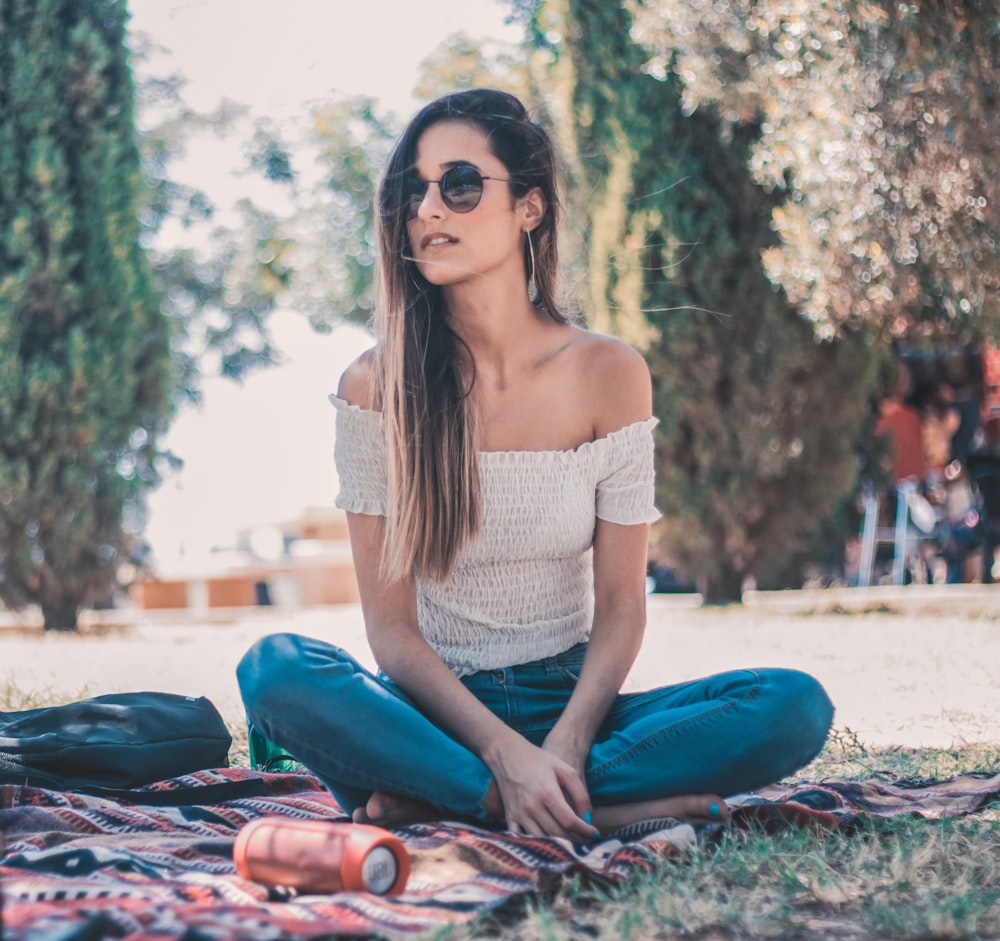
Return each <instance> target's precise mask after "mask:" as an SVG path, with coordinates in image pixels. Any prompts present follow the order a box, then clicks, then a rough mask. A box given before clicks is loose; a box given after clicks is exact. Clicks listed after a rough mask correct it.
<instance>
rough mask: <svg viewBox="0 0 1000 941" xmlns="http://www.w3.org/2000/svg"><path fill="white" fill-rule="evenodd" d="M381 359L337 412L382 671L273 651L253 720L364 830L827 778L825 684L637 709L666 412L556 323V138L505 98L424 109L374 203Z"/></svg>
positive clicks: (264, 646)
mask: <svg viewBox="0 0 1000 941" xmlns="http://www.w3.org/2000/svg"><path fill="white" fill-rule="evenodd" d="M378 200H379V211H380V234H379V239H380V263H381V282H382V290H381V298H380V301H379V303H378V310H377V313H376V319H375V329H376V335H377V343H376V346H375V347H374V349H373V350H371V351H369V352H368V353H366V354H364V355H363V356H362V357H361V358H360V359H358V360H357V361H356V362H355V363H354V364H353V365H351V366H350V367H349V368H348V370H347V371H346V372H345V374H344V376H343V378H342V379H341V383H340V388H339V391H338V395H337V396H331V398H332V399H333V402H334V405H335V406H336V408H337V438H336V461H337V467H338V472H339V475H340V482H341V493H340V495H339V497H338V500H337V504H338V506H340V507H342V508H344V509H345V510H346V511H347V514H348V522H349V527H350V535H351V544H352V549H353V553H354V562H355V568H356V571H357V577H358V584H359V588H360V592H361V604H362V609H363V612H364V618H365V626H366V630H367V636H368V639H369V642H370V646H371V649H372V652H373V654H374V656H375V659H376V661H377V663H378V664H379V668H380V670H379V674H378V675H377V676H373V675H371V674H369V673H368V672H366V671H365V670H364V669H363V668H362V667H361V666H360V665H358V664H357V663H356V662H355V661H354V660H353V659H352V658H351V657H350V656H349V655H348V654H347V653H345V652H344V651H342V650H339V649H337V648H334V647H331V646H329V645H327V644H325V643H321V642H319V641H316V640H312V639H309V638H304V637H298V636H294V635H288V634H283V635H278V636H274V637H269V638H265V639H264V640H263V641H261V642H260V643H258V644H257V645H256V646H255V647H254V648H253V649H251V651H250V652H249V653H248V654H247V655H246V657H245V658H244V659H243V661H242V663H241V664H240V667H239V671H238V672H239V680H240V685H241V689H242V692H243V697H244V701H245V704H246V707H247V713H248V716H249V717H250V720H251V722H252V723H253V724H254V726H256V727H257V728H258V729H260V730H261V731H262V732H263V734H264V735H266V736H267V737H268V738H269V739H270V740H271V741H273V742H274V743H276V744H277V745H279V746H281V747H282V748H284V749H285V750H287V751H288V752H289V753H290V754H292V755H294V756H295V757H296V758H297V759H298V760H299V761H301V762H302V763H303V764H305V765H306V766H307V767H309V768H310V769H312V771H314V772H315V773H316V774H317V776H319V777H320V778H321V779H322V780H323V781H324V783H325V784H326V785H327V786H328V787H329V788H330V789H331V791H333V793H334V794H335V796H336V797H337V798H338V800H339V801H340V802H341V803H342V805H343V806H344V807H345V808H346V809H347V810H348V811H349V812H352V813H353V816H354V819H355V820H364V821H368V822H372V823H380V824H383V825H397V824H402V823H406V822H411V821H414V820H418V819H422V818H425V819H426V818H434V817H436V818H441V817H445V816H461V817H466V818H473V819H475V820H478V821H481V822H484V823H487V824H490V825H496V826H499V825H505V826H506V827H508V828H509V829H510V830H512V831H513V832H515V833H526V834H540V835H541V834H544V835H551V836H560V837H568V838H572V839H577V840H588V839H593V838H595V837H596V836H598V834H599V832H604V833H610V832H612V831H613V830H615V829H617V828H619V827H621V826H623V825H626V824H629V823H633V822H636V821H639V820H642V819H646V818H652V817H662V816H674V817H684V818H689V819H709V820H711V819H716V820H724V819H726V817H727V811H726V805H725V802H724V799H723V798H724V796H725V795H731V794H733V793H736V792H739V791H743V790H747V789H750V788H754V787H759V786H761V785H764V784H767V783H770V782H772V781H774V780H776V779H778V778H780V777H781V776H783V775H786V774H789V773H791V772H792V771H794V770H796V769H797V768H799V767H801V766H802V765H803V764H805V763H806V762H808V761H809V760H811V759H812V758H813V757H814V756H815V755H816V753H817V752H818V751H819V750H820V748H821V747H822V745H823V742H824V740H825V737H826V734H827V732H828V730H829V726H830V722H831V718H832V707H831V705H830V703H829V700H828V699H827V697H826V695H825V693H824V692H823V690H822V688H821V687H820V686H819V684H817V683H816V681H815V680H813V679H812V678H810V677H808V676H805V675H804V674H800V673H796V672H793V671H783V670H755V671H741V672H736V673H731V674H725V675H722V676H716V677H711V678H708V679H705V680H700V681H697V682H692V683H685V684H681V685H679V686H675V687H670V688H667V689H660V690H654V691H651V692H645V693H633V694H627V695H621V694H620V693H619V690H620V687H621V685H622V683H623V681H624V680H625V677H626V674H627V673H628V671H629V668H630V667H631V665H632V663H633V660H634V659H635V657H636V654H637V652H638V650H639V645H640V642H641V639H642V634H643V629H644V626H645V571H646V550H647V537H648V527H649V523H650V522H651V521H652V520H654V519H655V518H656V517H657V515H658V514H657V512H656V511H655V509H654V508H653V439H652V428H653V426H654V424H655V419H653V418H651V417H650V416H651V411H652V394H651V384H650V377H649V373H648V371H647V369H646V366H645V363H644V362H643V360H642V358H641V357H640V356H639V355H638V354H637V353H636V352H634V351H633V350H632V349H630V348H629V347H627V346H626V345H625V344H623V343H621V342H619V341H617V340H614V339H611V338H609V337H604V336H599V335H597V334H594V333H590V332H588V331H587V330H584V329H582V328H581V327H579V326H576V325H574V324H572V323H570V322H569V321H568V320H567V318H566V317H565V316H564V315H563V314H561V313H560V312H559V310H558V308H557V306H556V300H555V293H556V284H555V282H556V270H557V265H558V254H557V245H556V226H557V221H558V219H557V215H558V207H559V204H558V198H557V193H556V186H555V161H554V156H553V151H552V147H551V144H550V142H549V139H548V137H547V136H546V134H545V132H544V131H543V130H542V129H541V128H539V127H538V126H537V125H535V124H534V123H533V122H532V121H531V120H530V118H529V116H528V115H527V114H526V112H525V110H524V108H523V106H522V105H521V104H520V102H518V101H517V100H516V99H515V98H513V97H511V96H510V95H507V94H504V93H501V92H496V91H486V90H480V91H468V92H459V93H456V94H453V95H449V96H446V97H444V98H442V99H439V100H437V101H435V102H432V103H431V104H429V105H427V106H426V107H425V108H424V109H423V110H422V111H420V112H419V113H418V114H417V115H416V117H415V118H414V119H413V121H412V122H411V124H410V126H409V128H408V129H407V130H406V132H405V133H404V134H403V135H402V137H401V138H400V140H399V142H398V143H397V145H396V148H395V150H394V151H393V153H392V155H391V157H390V159H389V164H388V167H387V170H386V173H385V176H384V179H383V181H382V184H381V187H380V191H379V196H378Z"/></svg>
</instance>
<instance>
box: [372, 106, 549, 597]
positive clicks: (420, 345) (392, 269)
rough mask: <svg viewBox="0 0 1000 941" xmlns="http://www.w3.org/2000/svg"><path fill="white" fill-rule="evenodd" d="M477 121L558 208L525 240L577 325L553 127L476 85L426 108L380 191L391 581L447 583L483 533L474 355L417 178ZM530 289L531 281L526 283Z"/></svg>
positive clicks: (517, 187)
mask: <svg viewBox="0 0 1000 941" xmlns="http://www.w3.org/2000/svg"><path fill="white" fill-rule="evenodd" d="M447 120H451V121H465V122H468V123H470V124H473V125H475V126H476V127H478V128H480V130H482V131H483V133H484V134H485V135H486V138H487V140H488V144H489V148H490V152H491V153H492V154H493V155H494V156H495V157H497V159H499V160H500V161H501V162H502V163H503V165H504V167H505V168H506V171H507V176H508V177H509V179H510V183H509V186H510V192H511V196H512V197H513V198H515V199H517V198H520V197H522V196H525V195H527V194H528V193H529V192H530V191H531V190H533V189H535V188H536V187H537V188H538V189H539V190H540V191H541V194H542V196H543V197H544V200H545V206H546V211H545V214H544V216H543V218H542V220H541V222H540V223H539V224H538V226H537V227H536V228H535V229H533V230H532V232H531V236H530V243H529V241H528V239H527V238H526V239H525V246H524V261H525V272H526V276H527V280H529V281H532V282H533V284H534V293H533V295H532V297H531V300H532V303H533V304H534V305H535V306H536V307H537V308H538V309H539V310H542V311H544V312H545V313H547V314H548V315H549V316H550V317H551V318H552V319H553V320H555V321H557V322H560V323H565V322H566V318H565V317H564V316H563V314H561V313H560V312H559V310H558V308H557V307H556V302H555V298H556V290H557V273H558V267H559V253H558V246H557V240H556V227H557V224H558V215H559V199H558V192H557V188H556V167H555V154H554V151H553V148H552V143H551V141H550V139H549V136H548V134H546V132H545V131H544V130H543V129H542V128H541V127H540V126H539V125H538V124H536V123H535V122H533V121H532V120H531V118H530V116H529V115H528V113H527V111H526V110H525V108H524V106H523V105H522V104H521V102H520V101H518V100H517V99H516V98H515V97H514V96H513V95H508V94H507V93H505V92H500V91H493V90H490V89H475V90H471V91H461V92H456V93H454V94H451V95H446V96H445V97H443V98H439V99H437V100H436V101H432V102H431V103H430V104H428V105H426V106H425V107H424V108H422V109H421V110H420V111H419V112H418V113H417V115H416V116H415V117H414V118H413V120H412V121H411V122H410V125H409V126H408V127H407V129H406V131H404V133H403V135H402V136H401V137H400V139H399V140H398V141H397V143H396V146H395V148H394V149H393V151H392V154H391V155H390V157H389V163H388V166H387V167H386V171H385V175H384V176H383V178H382V182H381V185H380V187H379V192H378V197H377V198H378V208H379V217H378V218H379V269H380V297H379V301H378V303H377V305H376V309H375V316H374V318H373V325H374V328H375V333H376V336H377V338H378V342H377V345H376V350H375V369H374V371H373V383H374V389H373V392H374V399H375V402H376V403H378V406H379V407H380V408H381V409H382V413H383V415H384V417H385V426H386V434H387V447H388V463H389V513H388V519H387V526H386V545H385V552H384V553H383V559H384V572H383V574H384V575H385V576H386V577H388V578H389V579H393V580H394V579H400V578H407V577H409V576H410V575H414V574H415V575H419V576H421V577H429V578H436V579H442V580H443V579H445V578H447V576H448V573H449V572H450V571H451V569H452V566H453V565H454V563H455V559H456V558H457V556H458V554H459V553H460V552H461V551H462V549H463V548H464V547H465V546H466V545H467V544H468V543H469V541H470V540H471V539H472V538H474V537H475V536H476V535H477V533H478V532H479V527H480V522H481V515H482V509H481V499H480V492H479V461H478V443H477V433H476V409H475V407H474V404H473V400H472V396H471V392H472V387H473V384H474V382H475V364H474V363H473V360H472V355H471V353H470V352H469V350H468V348H467V347H466V346H465V344H464V342H463V341H462V340H461V338H460V337H459V336H458V334H457V333H456V332H455V331H454V330H453V329H452V326H451V324H450V323H449V317H448V311H447V309H446V307H445V304H444V299H443V295H442V292H441V289H440V288H439V287H438V286H436V285H433V284H431V283H430V282H429V281H427V279H426V278H424V277H423V275H422V274H421V273H420V271H419V270H418V269H417V266H416V264H415V262H414V261H413V253H412V251H411V246H410V243H409V237H408V235H407V227H406V216H405V208H406V201H407V188H406V182H407V177H408V176H409V175H410V174H412V172H413V166H414V162H415V160H416V154H417V144H418V142H419V140H420V136H421V135H422V134H423V133H424V131H426V130H427V129H428V128H429V127H430V126H431V125H432V124H436V123H437V122H439V121H447ZM525 290H526V291H527V290H528V285H527V284H526V285H525Z"/></svg>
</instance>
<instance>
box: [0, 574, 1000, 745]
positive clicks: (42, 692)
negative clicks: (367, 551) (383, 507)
mask: <svg viewBox="0 0 1000 941" xmlns="http://www.w3.org/2000/svg"><path fill="white" fill-rule="evenodd" d="M0 618H2V620H0V691H2V690H3V689H4V688H6V689H7V690H11V689H15V690H18V691H20V694H21V695H23V696H24V697H26V702H25V707H27V706H28V705H30V704H31V703H30V702H29V701H27V700H28V699H35V700H40V701H45V700H51V699H52V698H60V699H73V698H80V697H81V696H84V695H97V694H100V693H107V692H120V691H125V690H133V689H159V690H164V691H168V692H177V693H183V694H185V695H206V696H208V697H209V698H210V699H211V700H212V701H213V702H214V703H215V704H216V706H217V707H218V708H219V710H220V711H221V712H222V714H223V716H224V717H225V718H226V720H227V721H228V722H230V723H231V724H236V723H238V722H239V721H240V717H241V713H242V710H241V707H240V701H239V692H238V690H237V686H236V681H235V678H234V670H235V667H236V664H237V662H238V661H239V658H240V656H241V655H242V653H243V651H244V650H246V648H247V647H248V646H249V645H250V644H251V643H252V642H253V641H254V640H255V639H256V638H258V637H261V636H263V635H264V634H267V633H271V632H274V631H280V630H291V631H296V632H300V633H307V634H311V635H314V636H318V637H322V638H325V639H327V640H329V641H331V642H333V643H336V644H339V645H340V646H343V647H345V648H347V649H349V650H351V651H352V652H353V653H355V655H356V656H358V657H359V659H361V660H362V662H367V663H369V664H370V663H371V657H370V654H369V652H368V648H367V645H366V643H365V640H364V632H363V628H362V624H361V614H360V610H359V609H358V608H357V607H355V606H343V607H331V608H317V609H310V610H304V611H297V612H287V611H281V610H279V609H267V608H260V609H253V610H249V611H225V612H210V613H209V614H206V615H204V616H203V617H201V618H198V617H194V616H188V615H178V614H167V613H165V612H159V613H155V614H153V613H149V612H141V611H119V612H111V613H109V614H103V615H95V616H94V618H92V619H91V624H90V626H88V627H85V629H84V631H83V632H82V633H81V634H80V635H79V636H76V635H70V636H67V635H44V634H42V633H41V631H40V630H39V629H38V628H37V626H36V625H34V624H33V623H32V619H31V617H30V616H27V617H16V616H13V615H0ZM740 666H787V667H796V668H799V669H804V670H807V671H809V672H811V673H813V674H814V675H815V676H817V677H818V678H819V679H820V680H821V681H822V682H823V684H824V685H825V686H826V688H827V690H828V691H829V693H830V696H831V698H832V699H833V701H834V702H835V704H836V706H837V717H836V720H835V727H836V728H838V729H841V730H844V729H850V730H851V731H852V732H853V733H854V734H855V735H856V736H857V738H858V739H859V740H860V741H861V742H864V743H866V744H869V745H874V746H887V745H903V746H909V747H930V748H942V747H945V748H946V747H951V746H953V745H963V744H975V743H982V744H990V743H992V744H995V743H997V742H998V741H1000V725H998V722H997V716H998V714H1000V585H997V586H971V585H970V586H946V585H936V586H909V587H906V588H895V589H894V588H886V587H879V588H872V589H827V590H816V591H801V592H781V593H760V594H750V595H748V597H747V599H746V603H745V604H744V605H743V606H734V607H728V608H711V609H707V608H702V607H700V606H699V600H698V599H697V598H696V597H693V596H682V595H678V596H664V595H658V596H651V597H650V599H649V626H648V629H647V633H646V640H645V643H644V645H643V648H642V652H641V653H640V655H639V658H638V661H637V663H636V666H635V668H634V670H633V673H632V676H631V677H630V678H629V680H628V682H627V688H634V689H639V688H644V687H648V686H651V685H655V684H660V683H669V682H676V681H678V680H683V679H688V678H692V677H696V676H701V675H705V674H707V673H713V672H718V671H720V670H725V669H730V668H734V667H740ZM12 705H13V704H12Z"/></svg>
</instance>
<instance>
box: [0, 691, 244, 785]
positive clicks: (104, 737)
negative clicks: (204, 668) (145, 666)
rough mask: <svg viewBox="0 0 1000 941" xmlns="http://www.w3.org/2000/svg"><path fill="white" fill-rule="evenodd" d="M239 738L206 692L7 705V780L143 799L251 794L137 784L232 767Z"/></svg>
mask: <svg viewBox="0 0 1000 941" xmlns="http://www.w3.org/2000/svg"><path fill="white" fill-rule="evenodd" d="M231 744H232V737H231V736H230V734H229V732H228V731H227V729H226V726H225V723H224V722H223V721H222V717H221V716H220V715H219V712H218V710H217V709H216V708H215V706H214V705H213V704H212V703H211V702H210V701H209V700H208V699H206V698H205V697H204V696H200V697H193V696H179V695H176V694H174V693H156V692H138V693H115V694H112V695H108V696H96V697H94V698H92V699H84V700H80V701H79V702H72V703H68V704H67V705H65V706H48V707H45V708H42V709H28V710H26V711H24V712H0V784H19V785H26V786H29V787H41V788H46V789H48V790H58V791H77V792H82V793H87V794H95V795H98V796H105V797H112V798H116V799H122V800H131V801H133V802H135V803H143V804H184V803H195V802H197V803H210V802H212V801H213V800H216V799H222V800H226V799H230V797H228V796H226V795H228V793H229V792H230V791H233V792H234V794H233V796H246V795H244V794H242V793H239V794H237V793H236V792H237V791H240V789H239V788H236V789H235V790H234V789H233V788H232V787H230V786H229V785H227V784H220V785H207V786H202V787H191V788H180V789H176V788H175V789H173V790H167V791H158V792H157V791H153V792H147V791H141V790H136V789H137V788H142V787H143V786H144V785H148V784H152V783H154V782H156V781H163V780H165V779H167V778H173V777H176V776H178V775H183V774H188V773H190V772H192V771H200V770H203V769H205V768H224V767H226V766H228V764H229V747H230V745H231ZM213 789H214V790H213ZM215 791H219V794H218V795H217V794H215ZM189 792H190V793H189ZM209 792H211V793H209ZM220 795H222V796H220Z"/></svg>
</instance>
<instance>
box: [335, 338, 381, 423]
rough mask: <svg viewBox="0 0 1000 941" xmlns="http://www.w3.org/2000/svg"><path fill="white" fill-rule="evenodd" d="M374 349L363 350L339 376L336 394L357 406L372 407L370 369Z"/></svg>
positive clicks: (372, 364) (372, 363)
mask: <svg viewBox="0 0 1000 941" xmlns="http://www.w3.org/2000/svg"><path fill="white" fill-rule="evenodd" d="M374 354H375V349H374V348H372V349H370V350H365V352H364V353H362V354H361V355H360V356H359V357H358V358H357V359H356V360H354V362H352V363H351V365H350V366H348V367H347V369H345V370H344V374H343V375H342V376H341V377H340V383H339V384H338V386H337V395H338V396H339V397H340V398H342V399H343V400H344V401H345V402H349V403H350V404H351V405H357V406H358V407H359V408H371V407H372V369H373V367H374Z"/></svg>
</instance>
